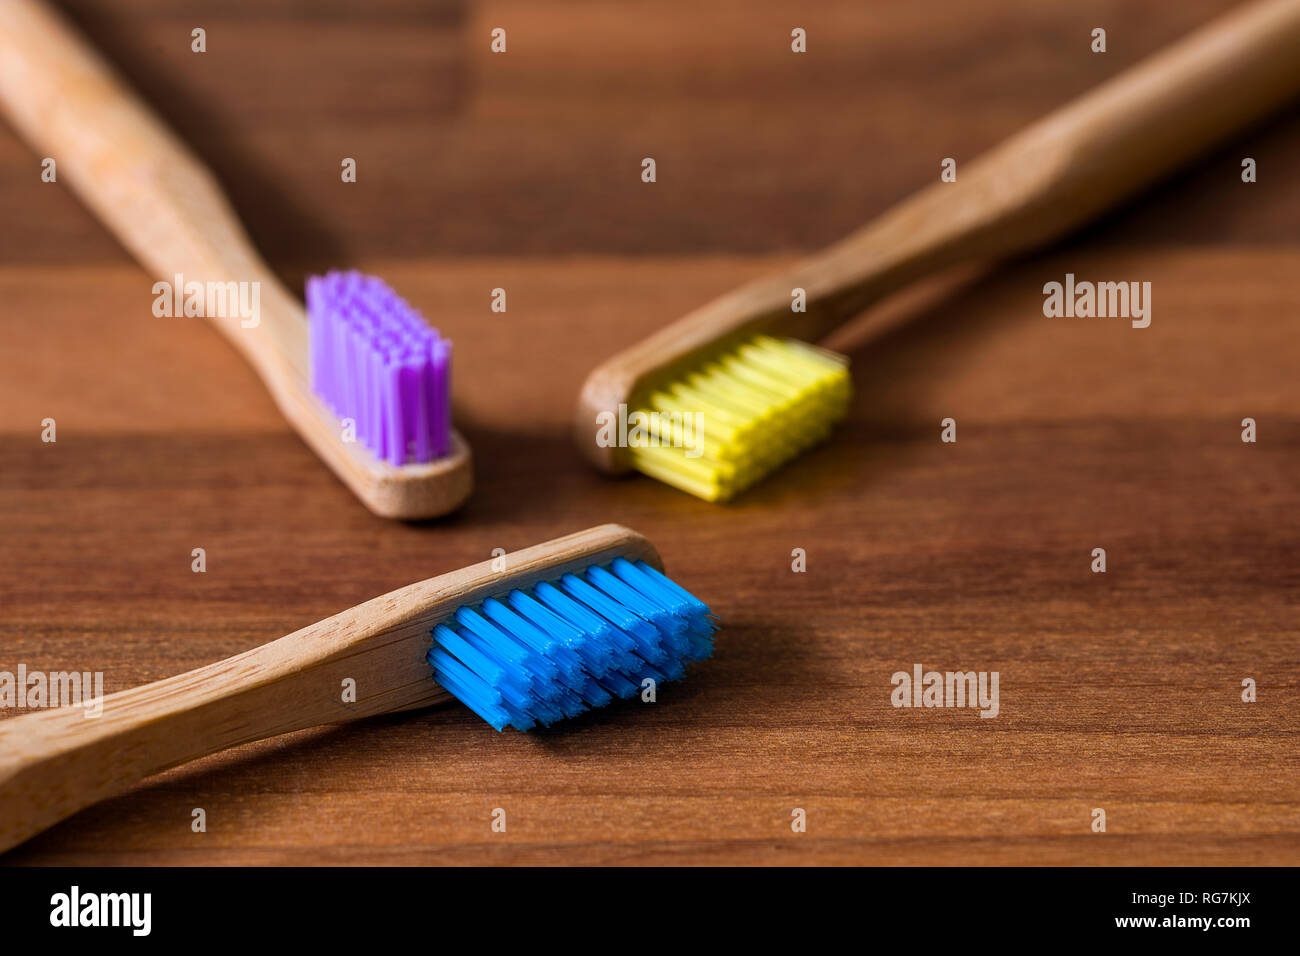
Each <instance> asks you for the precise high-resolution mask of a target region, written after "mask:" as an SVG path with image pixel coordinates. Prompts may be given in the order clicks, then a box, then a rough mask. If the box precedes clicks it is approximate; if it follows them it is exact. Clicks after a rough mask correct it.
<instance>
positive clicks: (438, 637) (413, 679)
mask: <svg viewBox="0 0 1300 956" xmlns="http://www.w3.org/2000/svg"><path fill="white" fill-rule="evenodd" d="M5 2H7V0H5ZM500 560H501V559H500V558H498V559H494V560H493V561H485V562H483V563H481V564H476V565H474V566H473V567H469V568H465V569H463V570H460V571H453V572H451V573H450V574H444V575H441V576H440V577H436V578H430V579H428V580H427V581H421V582H419V583H418V584H411V585H408V586H407V587H404V588H401V589H400V590H397V591H393V592H391V593H389V594H385V595H383V596H382V597H377V598H375V599H374V600H372V601H367V602H366V603H365V604H362V605H359V606H358V607H354V608H352V609H350V610H347V611H344V612H342V613H341V614H336V615H335V616H334V617H331V618H328V619H326V620H324V621H320V622H318V623H316V624H312V625H311V626H309V627H305V628H303V629H302V630H300V631H295V632H294V633H292V634H290V635H288V636H287V637H282V638H280V639H279V640H278V641H273V642H272V643H270V644H265V645H263V646H261V647H258V648H255V649H253V650H251V651H246V652H244V653H243V654H238V655H236V656H235V657H232V658H229V659H228V660H224V661H221V662H219V663H216V664H209V665H207V666H206V667H200V668H198V669H197V670H192V671H190V672H189V673H186V674H181V675H179V676H176V677H169V678H166V679H165V680H160V681H156V682H154V683H152V684H146V685H145V686H143V687H136V688H133V689H131V690H124V691H119V692H118V693H115V694H110V695H108V696H107V697H104V698H102V699H101V701H99V703H101V704H102V713H101V714H100V716H98V717H93V716H89V712H88V711H87V710H86V709H85V708H83V707H80V706H65V707H60V708H57V709H54V710H47V711H42V712H39V713H33V714H28V715H25V716H22V717H14V718H11V719H9V720H5V721H0V852H2V851H4V850H6V849H8V848H10V847H12V846H15V845H17V844H18V843H21V842H22V841H23V840H26V839H27V838H29V837H31V836H32V835H34V834H36V833H39V832H40V831H41V830H43V829H45V828H46V827H48V826H50V825H52V824H54V823H55V822H57V821H59V820H61V819H63V818H64V817H67V816H69V815H71V814H72V813H75V812H76V811H77V810H79V809H81V808H82V807H86V806H89V805H90V804H92V803H96V802H98V801H100V800H103V799H105V798H107V797H110V796H112V795H114V794H117V793H120V792H122V791H124V790H126V789H127V788H129V787H131V786H132V785H134V784H135V783H137V782H138V781H140V780H141V779H143V778H144V777H147V776H149V775H151V774H154V773H158V772H159V771H162V770H165V769H167V768H168V767H174V766H176V765H178V764H182V763H186V762H187V761H190V760H194V759H197V758H198V757H202V756H204V755H206V754H211V753H216V752H217V751H220V750H225V749H226V748H228V747H234V746H237V745H239V744H244V743H249V742H251V741H254V740H261V739H263V738H266V737H272V736H275V735H277V734H284V733H289V732H290V731H295V730H302V729H304V728H308V727H315V726H318V725H321V724H333V723H342V722H344V721H350V720H355V719H357V718H360V717H369V716H372V715H375V714H386V713H393V712H397V711H403V710H410V709H413V708H417V707H426V706H429V705H431V704H438V703H442V702H445V701H447V700H449V699H450V697H452V696H455V697H458V698H460V699H461V700H462V701H463V702H464V703H465V704H466V705H468V706H469V707H470V708H471V709H473V710H474V711H475V712H476V713H478V714H479V715H480V716H481V717H483V718H484V719H485V720H487V721H489V722H490V723H491V724H492V725H493V726H494V727H496V728H497V729H498V730H500V729H502V728H503V727H505V726H507V725H509V726H513V727H516V728H519V729H528V728H529V727H532V726H533V725H534V724H536V723H542V724H549V723H551V722H553V721H556V720H560V719H562V718H566V717H570V716H573V715H574V714H577V713H579V712H582V711H584V710H587V709H588V708H590V707H599V706H602V705H604V704H606V703H608V702H610V701H611V700H613V699H614V698H616V697H630V696H632V695H634V694H636V693H639V692H640V691H641V690H642V682H643V681H645V680H646V679H653V680H655V681H656V682H660V683H662V682H664V681H668V680H675V679H677V678H679V677H680V676H681V675H682V672H683V669H684V667H685V665H686V664H687V663H689V662H692V661H696V660H701V659H703V658H706V657H708V656H710V654H711V653H712V648H713V629H714V625H713V622H712V620H711V618H710V617H709V609H708V608H707V607H706V606H705V605H703V604H701V603H700V602H699V601H698V600H696V599H695V598H694V597H692V596H691V595H690V594H688V593H687V592H686V591H684V590H683V589H682V588H680V587H679V586H678V585H676V584H674V583H673V582H672V581H670V580H669V579H668V578H666V577H664V576H663V574H662V568H663V566H662V564H661V563H660V560H659V555H658V553H657V552H656V551H655V549H654V547H653V546H652V545H651V544H650V542H648V541H647V540H646V539H645V538H643V537H641V536H640V535H639V534H637V533H636V532H634V531H630V530H628V529H627V528H623V527H620V526H618V525H612V524H608V525H601V526H599V527H596V528H590V529H588V530H586V531H580V532H578V533H576V534H571V535H568V536H567V537H563V538H557V539H555V540H554V541H548V542H546V543H545V544H540V545H537V546H535V547H531V548H526V549H524V550H523V551H516V552H514V553H513V554H508V555H506V556H505V558H504V561H505V570H504V571H496V570H494V569H493V565H494V563H495V562H497V561H500ZM498 566H499V565H498ZM349 681H351V682H355V683H354V684H353V685H352V686H354V687H355V699H351V700H347V701H346V702H345V700H344V694H343V690H344V686H345V684H346V683H347V682H349Z"/></svg>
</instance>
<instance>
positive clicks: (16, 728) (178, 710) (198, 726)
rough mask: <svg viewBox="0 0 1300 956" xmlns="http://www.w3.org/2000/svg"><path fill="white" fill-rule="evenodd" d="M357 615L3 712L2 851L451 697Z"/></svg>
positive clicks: (421, 646) (412, 652)
mask: <svg viewBox="0 0 1300 956" xmlns="http://www.w3.org/2000/svg"><path fill="white" fill-rule="evenodd" d="M3 2H8V0H0V3H3ZM397 593H400V592H397ZM354 610H355V609H354ZM348 613H352V612H345V614H344V615H338V616H337V617H336V618H331V619H330V620H328V621H322V622H320V623H319V624H314V625H312V626H311V627H309V628H304V629H303V630H302V631H298V632H296V633H294V634H291V635H288V636H287V637H284V638H281V639H280V640H278V641H274V642H272V643H270V644H266V645H263V646H261V647H257V648H254V649H253V650H250V651H248V652H246V653H244V654H240V655H238V656H236V657H232V658H229V659H228V660H224V661H220V662H218V663H215V664H209V665H207V666H204V667H200V668H197V669H196V670H192V671H189V672H188V673H185V674H180V675H177V676H175V677H169V678H166V679H165V680H160V681H156V682H154V683H152V684H146V685H143V686H141V687H133V688H130V689H129V690H124V691H119V692H118V693H115V694H110V695H108V696H106V697H104V698H102V699H101V700H100V701H98V702H97V703H96V704H95V706H93V707H87V706H85V705H84V703H83V704H73V705H71V706H62V707H57V708H54V709H51V710H45V711H36V712H33V713H30V714H26V715H23V716H20V717H13V718H10V719H8V720H5V721H0V852H3V851H5V850H7V849H9V848H10V847H13V846H16V845H17V844H19V843H21V842H23V841H24V840H26V839H28V838H29V837H31V836H33V835H34V834H36V833H39V832H40V831H41V830H44V829H45V828H46V827H48V826H51V825H52V824H54V823H56V822H58V821H59V820H62V819H63V818H65V817H67V816H70V815H71V814H73V813H75V812H76V811H77V810H80V809H81V808H83V807H86V806H89V805H91V804H93V803H97V802H98V801H100V800H104V799H106V798H108V797H111V796H114V795H116V794H119V793H121V792H123V791H125V790H127V789H129V788H130V787H132V786H134V785H135V784H137V783H139V782H140V781H141V780H143V779H144V778H145V777H148V776H151V775H152V774H155V773H159V772H161V771H163V770H166V769H168V768H169V767H174V766H177V765H179V764H183V763H187V762H188V761H191V760H195V759H197V758H199V757H203V756H206V755H208V754H212V753H217V752H218V751H221V750H225V749H227V748H229V747H234V746H237V745H239V744H243V743H249V742H251V741H255V740H262V739H264V738H266V737H272V736H276V735H278V734H283V733H289V732H291V731H294V730H302V729H304V728H307V727H315V726H319V725H321V724H335V723H343V722H346V721H350V720H355V719H357V718H360V717H368V716H371V715H374V714H379V713H388V712H391V711H398V710H406V709H409V708H412V707H422V706H426V705H428V704H433V703H438V702H441V701H443V700H446V699H448V695H447V693H446V692H445V691H444V690H443V689H442V688H441V687H439V686H438V685H437V684H435V683H434V682H433V679H432V669H431V668H430V667H428V666H427V665H426V664H425V662H424V652H425V651H426V650H427V648H428V645H429V640H428V637H427V633H425V632H412V633H411V634H408V635H404V636H401V635H399V636H396V637H395V638H394V640H393V643H392V646H391V647H388V648H384V649H381V650H380V651H379V652H377V653H367V654H366V655H364V656H360V655H357V654H349V653H347V652H346V651H342V652H341V651H340V650H339V649H338V647H337V646H336V645H337V644H338V643H339V642H340V641H346V640H348V637H347V635H348V630H347V629H348V627H349V624H348V622H347V621H346V620H345V616H346V614H348ZM385 668H392V669H393V671H392V672H391V673H389V672H385ZM393 673H397V674H404V675H405V677H404V679H402V680H394V679H393ZM345 678H351V679H352V680H354V681H355V682H356V685H355V686H356V700H355V701H349V702H346V703H345V702H344V700H343V690H342V688H343V681H344V679H345ZM372 691H378V692H372ZM96 710H98V711H99V714H98V716H92V714H94V713H95V711H96ZM159 825H160V826H162V825H166V826H188V825H189V822H188V820H173V821H170V823H166V824H164V823H163V822H162V821H159Z"/></svg>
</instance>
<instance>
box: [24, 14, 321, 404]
mask: <svg viewBox="0 0 1300 956" xmlns="http://www.w3.org/2000/svg"><path fill="white" fill-rule="evenodd" d="M0 110H3V112H4V113H5V114H6V115H7V116H8V118H9V120H10V122H11V123H12V124H13V125H14V127H15V128H17V129H18V130H19V131H20V132H21V133H22V134H23V135H24V136H25V137H26V138H27V140H28V141H29V142H31V143H32V144H33V145H34V146H35V147H36V148H37V149H38V150H40V151H41V152H42V153H43V155H44V156H46V157H49V158H51V159H53V160H54V161H55V169H56V173H57V176H58V181H59V182H62V181H64V180H65V179H66V181H67V182H69V183H70V184H71V185H72V186H73V188H74V189H75V190H76V191H77V193H78V195H79V196H80V197H81V199H82V200H83V201H84V202H85V203H86V205H87V206H89V207H90V208H91V209H92V210H93V211H94V212H95V213H96V215H98V217H99V218H100V220H101V221H102V222H104V223H105V224H106V225H107V226H108V227H109V228H110V229H111V230H112V231H113V233H114V234H115V235H116V236H117V237H118V239H120V240H121V242H122V244H123V245H124V246H126V248H127V249H128V250H129V251H130V252H131V253H132V254H133V255H134V256H135V257H136V259H138V260H139V261H140V262H141V263H142V264H143V265H144V266H145V268H146V269H147V270H148V271H149V273H150V278H151V280H152V281H155V282H168V283H172V282H174V277H175V276H176V275H177V274H181V275H183V276H184V277H185V281H186V282H187V283H188V282H189V281H197V282H203V283H207V282H209V281H211V282H223V283H224V282H249V283H252V282H256V283H258V290H259V293H258V294H259V296H260V321H259V322H258V325H257V326H256V327H251V328H250V327H245V326H244V325H243V324H241V318H240V317H239V316H238V315H235V316H234V317H230V318H215V319H213V320H212V321H213V322H214V324H215V325H216V326H217V328H218V329H219V330H220V331H221V332H222V333H223V334H225V336H226V337H227V338H228V339H230V341H231V342H232V343H233V344H234V345H235V346H236V347H237V348H238V349H239V350H240V351H241V352H242V353H243V354H244V355H245V357H246V358H247V359H248V360H249V361H250V362H251V363H252V364H253V366H254V367H255V368H256V369H257V371H258V372H259V374H260V375H261V376H262V378H263V380H265V381H266V382H267V384H268V386H270V387H271V388H272V390H273V392H274V391H275V390H276V388H277V387H282V386H283V385H284V384H285V383H284V382H283V379H284V378H285V377H286V373H289V372H292V373H296V374H297V375H298V376H299V377H300V378H301V380H302V381H304V382H305V381H306V380H307V374H308V372H307V365H306V362H307V329H306V322H305V319H304V315H303V308H302V306H301V305H300V304H298V302H297V301H296V300H295V299H294V297H293V296H291V295H290V294H289V293H288V292H287V291H286V290H285V288H284V286H283V285H282V283H281V282H280V281H279V280H278V279H277V278H276V277H275V275H274V274H273V273H272V272H271V271H270V269H268V268H267V266H266V264H265V263H264V262H263V261H262V259H261V257H260V256H259V255H258V254H257V252H256V250H255V249H254V248H253V246H252V243H251V242H250V241H249V239H248V236H247V235H246V234H245V232H244V229H243V226H242V225H240V223H239V220H238V219H237V218H236V216H235V214H234V212H233V211H232V210H231V208H230V206H229V204H228V203H227V202H226V200H225V198H224V197H223V196H222V193H221V190H220V189H219V188H218V186H217V183H216V181H215V179H214V178H213V176H212V174H211V173H210V172H209V171H208V170H207V169H206V168H205V167H204V166H203V165H202V164H201V163H200V162H199V161H198V160H197V159H196V158H195V157H194V156H193V155H192V154H191V153H190V152H189V150H187V149H186V148H185V147H184V146H183V145H182V144H181V142H180V141H179V140H178V139H176V137H175V136H173V135H172V133H171V132H170V131H169V130H168V129H167V128H166V126H164V124H163V123H162V122H161V121H160V120H159V119H158V117H157V116H155V115H154V114H153V113H152V112H151V111H150V110H149V109H148V107H146V106H145V105H144V104H143V103H142V102H140V100H139V99H138V98H137V97H136V96H135V94H133V93H132V92H131V91H130V90H129V89H128V88H127V87H126V86H125V85H124V84H123V83H122V81H121V80H120V79H119V78H118V76H117V75H116V73H115V72H114V71H113V69H112V68H111V67H110V66H109V65H108V64H107V63H105V62H104V60H103V59H102V58H100V56H99V55H98V54H97V53H95V51H94V50H93V49H91V47H90V46H89V45H87V44H86V43H85V42H84V41H83V40H82V39H81V38H80V37H79V36H78V35H77V34H76V33H75V32H74V31H73V29H72V28H71V27H70V26H69V25H68V24H67V23H66V22H65V21H64V19H63V17H62V16H60V15H59V14H58V13H56V12H55V11H54V10H52V9H50V7H48V6H47V5H46V4H44V3H42V2H40V0H3V2H0ZM38 175H39V170H37V169H33V171H32V177H33V182H36V177H37V176H38ZM249 288H250V289H251V288H252V287H251V286H250V287H249ZM146 293H149V290H148V289H144V290H142V292H141V297H140V298H141V308H142V310H143V309H146V308H152V306H153V302H154V296H153V294H152V293H150V294H149V295H148V297H147V298H146ZM161 321H174V320H166V319H163V320H161ZM179 321H185V319H184V318H181V319H179ZM189 321H195V320H194V319H192V318H191V319H190V320H189ZM250 321H251V320H250ZM278 397H279V396H278V395H277V398H278Z"/></svg>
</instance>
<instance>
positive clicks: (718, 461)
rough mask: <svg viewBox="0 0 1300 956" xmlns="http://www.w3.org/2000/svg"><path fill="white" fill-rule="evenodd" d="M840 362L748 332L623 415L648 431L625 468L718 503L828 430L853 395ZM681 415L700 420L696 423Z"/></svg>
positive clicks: (845, 366)
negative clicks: (736, 343)
mask: <svg viewBox="0 0 1300 956" xmlns="http://www.w3.org/2000/svg"><path fill="white" fill-rule="evenodd" d="M848 365H849V361H848V359H847V358H845V357H844V356H842V355H837V354H836V353H834V352H828V351H826V350H825V349H820V348H816V347H815V346H811V345H807V344H805V343H803V342H799V341H796V340H794V339H774V338H772V337H771V336H767V335H759V336H755V337H754V338H752V339H749V340H747V341H746V342H744V343H742V344H741V345H739V346H737V347H735V348H732V349H731V350H729V351H727V352H726V353H724V354H722V355H718V356H714V357H712V358H711V359H710V360H709V361H708V362H705V363H703V364H701V365H700V366H699V367H697V368H695V369H693V370H691V371H689V372H687V373H685V374H683V375H682V376H680V377H679V378H677V379H676V380H674V381H671V382H665V383H663V384H662V385H661V386H660V387H658V388H656V389H654V390H653V391H651V392H650V393H649V394H648V395H646V396H645V397H644V407H642V408H640V409H638V410H637V412H634V413H633V415H632V416H629V419H631V418H632V417H633V416H636V417H637V418H638V419H639V420H642V421H646V422H647V423H648V424H647V425H646V426H645V431H646V437H645V438H644V439H643V440H641V441H638V442H629V445H630V446H631V447H630V448H629V452H630V454H631V457H632V464H633V466H634V467H635V468H636V469H637V470H638V471H641V472H643V473H644V474H647V475H650V476H651V477H652V478H657V479H659V480H660V481H662V482H666V483H667V484H670V485H672V486H673V487H675V488H680V489H681V490H682V491H686V492H689V493H690V494H693V495H695V496H696V497H699V498H703V499H705V500H706V501H726V500H727V499H728V498H730V497H732V496H733V495H735V494H737V493H739V492H741V491H743V490H744V489H745V488H748V487H749V486H750V485H752V484H754V482H756V481H758V480H759V479H760V478H762V477H763V476H764V475H766V474H767V473H768V472H770V471H772V470H774V469H775V468H777V467H779V466H780V465H782V464H784V463H785V462H786V461H789V460H790V459H791V458H793V457H795V456H796V455H798V454H799V453H800V452H802V451H803V450H804V449H806V448H808V447H809V446H810V445H813V444H815V443H816V442H818V441H820V440H821V439H823V438H825V437H826V436H827V435H828V434H829V433H830V430H831V426H832V425H834V424H835V423H836V422H837V421H839V420H840V419H841V418H843V417H844V415H845V414H846V413H847V412H848V406H849V400H850V398H851V397H852V385H851V383H850V380H849V368H848ZM638 412H639V413H640V414H639V415H638ZM686 414H694V415H697V416H698V417H697V418H694V419H693V421H694V422H696V423H697V424H696V425H695V426H694V427H693V426H692V425H691V424H690V422H687V421H684V420H683V415H686ZM696 450H698V452H699V453H698V454H696Z"/></svg>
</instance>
